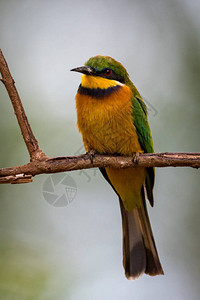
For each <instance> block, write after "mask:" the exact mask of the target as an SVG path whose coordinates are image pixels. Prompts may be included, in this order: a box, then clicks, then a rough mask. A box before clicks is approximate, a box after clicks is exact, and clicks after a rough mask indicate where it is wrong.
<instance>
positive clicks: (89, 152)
mask: <svg viewBox="0 0 200 300" xmlns="http://www.w3.org/2000/svg"><path fill="white" fill-rule="evenodd" d="M96 153H97V152H96V151H95V150H94V149H92V150H90V151H88V152H87V154H88V156H89V159H90V161H91V163H92V164H93V160H94V157H95V154H96Z"/></svg>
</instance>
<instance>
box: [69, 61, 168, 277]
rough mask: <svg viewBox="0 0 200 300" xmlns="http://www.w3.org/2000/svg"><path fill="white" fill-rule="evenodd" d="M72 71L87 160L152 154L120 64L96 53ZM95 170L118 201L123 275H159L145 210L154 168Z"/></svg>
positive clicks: (138, 103) (137, 101) (143, 114)
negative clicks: (78, 75)
mask: <svg viewBox="0 0 200 300" xmlns="http://www.w3.org/2000/svg"><path fill="white" fill-rule="evenodd" d="M71 71H74V72H79V73H81V74H82V77H81V83H80V85H79V87H78V91H77V93H76V97H75V99H76V111H77V126H78V129H79V132H80V133H81V135H82V139H83V144H84V147H85V150H86V152H88V153H90V154H91V157H92V155H94V153H99V154H105V153H106V154H112V155H120V156H126V157H127V156H129V157H130V156H132V157H134V156H135V155H136V154H137V153H153V152H154V146H153V140H152V136H151V131H150V127H149V123H148V117H147V108H146V105H145V103H144V101H143V99H142V97H141V95H140V93H139V92H138V90H137V89H136V87H135V85H134V84H133V83H132V81H131V79H130V78H129V74H128V72H127V71H126V69H125V68H124V67H123V65H122V64H121V63H120V62H118V61H116V60H115V59H113V58H112V57H110V56H103V55H97V56H94V57H91V58H90V59H89V60H88V61H87V62H86V63H85V64H84V65H83V66H81V67H77V68H73V69H72V70H71ZM100 171H101V173H102V175H103V176H104V178H105V179H106V181H107V182H108V183H109V184H110V185H111V187H112V189H113V190H114V192H115V193H116V194H117V196H118V198H119V204H120V210H121V218H122V236H123V266H124V270H125V276H126V277H127V279H136V278H138V277H139V276H140V275H142V274H144V273H146V274H148V275H150V276H155V275H160V274H164V272H163V269H162V266H161V263H160V260H159V256H158V252H157V249H156V245H155V241H154V237H153V233H152V229H151V225H150V221H149V217H148V212H147V206H146V199H148V200H149V202H150V205H151V206H153V204H154V198H153V187H154V178H155V170H154V168H153V167H149V168H144V167H131V168H126V169H117V168H111V167H106V168H100Z"/></svg>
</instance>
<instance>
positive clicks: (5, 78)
mask: <svg viewBox="0 0 200 300" xmlns="http://www.w3.org/2000/svg"><path fill="white" fill-rule="evenodd" d="M0 73H1V76H2V79H1V81H2V82H3V84H4V85H5V88H6V90H7V92H8V95H9V97H10V100H11V102H12V105H13V108H14V111H15V115H16V117H17V121H18V123H19V127H20V129H21V133H22V136H23V139H24V141H25V143H26V147H27V149H28V152H29V155H30V159H31V160H32V159H34V158H37V157H41V156H43V155H44V154H43V152H42V151H41V150H40V148H39V146H38V141H37V140H36V138H35V136H34V134H33V132H32V129H31V126H30V124H29V122H28V119H27V117H26V114H25V111H24V108H23V105H22V102H21V99H20V97H19V94H18V92H17V89H16V87H15V82H14V80H13V78H12V76H11V73H10V70H9V68H8V65H7V62H6V60H5V58H4V56H3V53H2V51H1V49H0Z"/></svg>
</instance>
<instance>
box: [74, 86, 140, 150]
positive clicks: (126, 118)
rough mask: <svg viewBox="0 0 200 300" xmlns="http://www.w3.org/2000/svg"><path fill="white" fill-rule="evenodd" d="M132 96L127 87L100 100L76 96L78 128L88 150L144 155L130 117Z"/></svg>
mask: <svg viewBox="0 0 200 300" xmlns="http://www.w3.org/2000/svg"><path fill="white" fill-rule="evenodd" d="M131 95H132V91H131V89H130V88H129V87H128V86H126V85H123V86H121V87H120V89H119V90H117V91H115V92H113V93H112V94H111V95H110V96H108V97H105V98H100V99H99V98H98V99H96V98H92V97H90V96H88V95H82V94H79V93H77V95H76V108H77V125H78V128H79V131H80V132H81V134H82V137H83V142H84V146H85V148H86V151H89V150H91V149H94V150H96V151H98V152H99V153H119V154H121V155H132V154H133V153H134V152H138V151H139V152H141V147H140V144H139V142H138V137H137V133H136V129H135V126H134V124H133V116H132V114H131V112H132V104H131V101H130V99H131Z"/></svg>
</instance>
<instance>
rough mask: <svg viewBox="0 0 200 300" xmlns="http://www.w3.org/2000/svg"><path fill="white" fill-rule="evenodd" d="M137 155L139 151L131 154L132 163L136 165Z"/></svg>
mask: <svg viewBox="0 0 200 300" xmlns="http://www.w3.org/2000/svg"><path fill="white" fill-rule="evenodd" d="M139 155H140V152H135V153H134V154H133V158H132V162H133V164H134V165H137V162H138V158H139Z"/></svg>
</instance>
